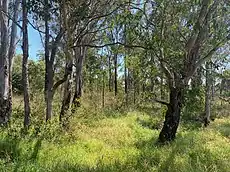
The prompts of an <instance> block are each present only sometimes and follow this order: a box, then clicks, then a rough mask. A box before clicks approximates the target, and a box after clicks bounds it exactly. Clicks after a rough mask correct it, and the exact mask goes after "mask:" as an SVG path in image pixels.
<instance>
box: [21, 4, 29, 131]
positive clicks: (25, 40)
mask: <svg viewBox="0 0 230 172" xmlns="http://www.w3.org/2000/svg"><path fill="white" fill-rule="evenodd" d="M22 11H23V14H22V17H23V24H22V28H23V45H22V49H23V60H22V85H23V94H24V126H25V127H27V126H29V124H30V100H29V80H28V57H29V46H28V27H27V26H28V19H27V3H26V0H22Z"/></svg>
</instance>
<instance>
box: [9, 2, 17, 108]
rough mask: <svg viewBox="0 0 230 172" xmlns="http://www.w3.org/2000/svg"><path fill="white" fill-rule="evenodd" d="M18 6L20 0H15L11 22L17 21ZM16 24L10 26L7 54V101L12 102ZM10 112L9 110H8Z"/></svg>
mask: <svg viewBox="0 0 230 172" xmlns="http://www.w3.org/2000/svg"><path fill="white" fill-rule="evenodd" d="M19 4H20V0H16V1H15V4H14V14H13V21H17V20H18V14H19ZM17 27H18V26H17V24H16V23H14V22H12V26H11V34H10V47H9V52H8V58H9V69H10V71H9V101H10V102H12V96H13V91H12V71H13V62H14V55H15V49H16V37H17ZM10 111H11V110H10Z"/></svg>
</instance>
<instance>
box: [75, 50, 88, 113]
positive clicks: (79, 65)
mask: <svg viewBox="0 0 230 172" xmlns="http://www.w3.org/2000/svg"><path fill="white" fill-rule="evenodd" d="M86 51H87V48H86V47H81V48H77V49H76V50H75V64H76V74H75V93H74V97H73V102H72V105H73V110H74V109H75V108H76V107H80V106H81V103H80V98H81V96H82V69H83V64H84V59H85V55H86Z"/></svg>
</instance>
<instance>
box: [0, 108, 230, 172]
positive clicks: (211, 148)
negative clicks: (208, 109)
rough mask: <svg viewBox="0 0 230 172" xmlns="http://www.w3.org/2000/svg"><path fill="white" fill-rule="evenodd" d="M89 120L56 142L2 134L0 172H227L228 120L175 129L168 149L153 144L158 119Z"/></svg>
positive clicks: (74, 124)
mask: <svg viewBox="0 0 230 172" xmlns="http://www.w3.org/2000/svg"><path fill="white" fill-rule="evenodd" d="M114 116H115V117H114ZM94 119H95V118H92V119H91V118H87V117H84V116H81V115H79V116H76V117H74V118H73V119H72V120H71V123H70V128H69V129H68V131H66V132H60V135H59V136H58V138H59V139H58V140H55V139H52V137H48V138H46V137H45V136H42V135H40V136H37V137H33V138H30V137H27V136H25V138H22V139H19V138H17V137H16V138H13V137H10V136H8V135H7V132H2V133H1V136H0V139H1V140H0V150H1V153H0V171H15V170H16V171H29V172H30V171H39V172H40V171H63V172H64V171H108V172H110V171H130V172H133V171H137V172H138V171H162V172H167V171H170V172H178V171H179V172H180V171H181V172H185V171H194V172H204V171H207V172H228V171H229V169H230V163H229V162H230V139H229V133H230V132H229V131H230V120H229V119H216V120H215V121H214V122H213V123H212V124H211V125H210V126H209V127H208V128H196V129H194V130H193V129H190V130H186V129H184V128H183V126H181V127H180V129H179V132H178V135H177V139H176V140H175V141H174V142H173V143H171V144H168V145H159V144H157V143H156V141H157V137H158V134H159V130H157V129H153V128H154V127H152V126H155V125H158V123H159V119H158V118H152V117H149V116H148V115H146V114H143V113H139V112H130V113H128V114H125V115H123V114H117V115H113V116H112V117H105V116H104V117H103V118H101V119H98V120H94ZM186 127H187V126H186ZM191 128H192V127H191ZM43 132H45V130H44V131H43ZM53 137H57V136H55V134H54V136H53Z"/></svg>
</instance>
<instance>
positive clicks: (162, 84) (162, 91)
mask: <svg viewBox="0 0 230 172" xmlns="http://www.w3.org/2000/svg"><path fill="white" fill-rule="evenodd" d="M160 91H161V100H164V99H165V95H164V75H163V73H162V74H161V85H160Z"/></svg>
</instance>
